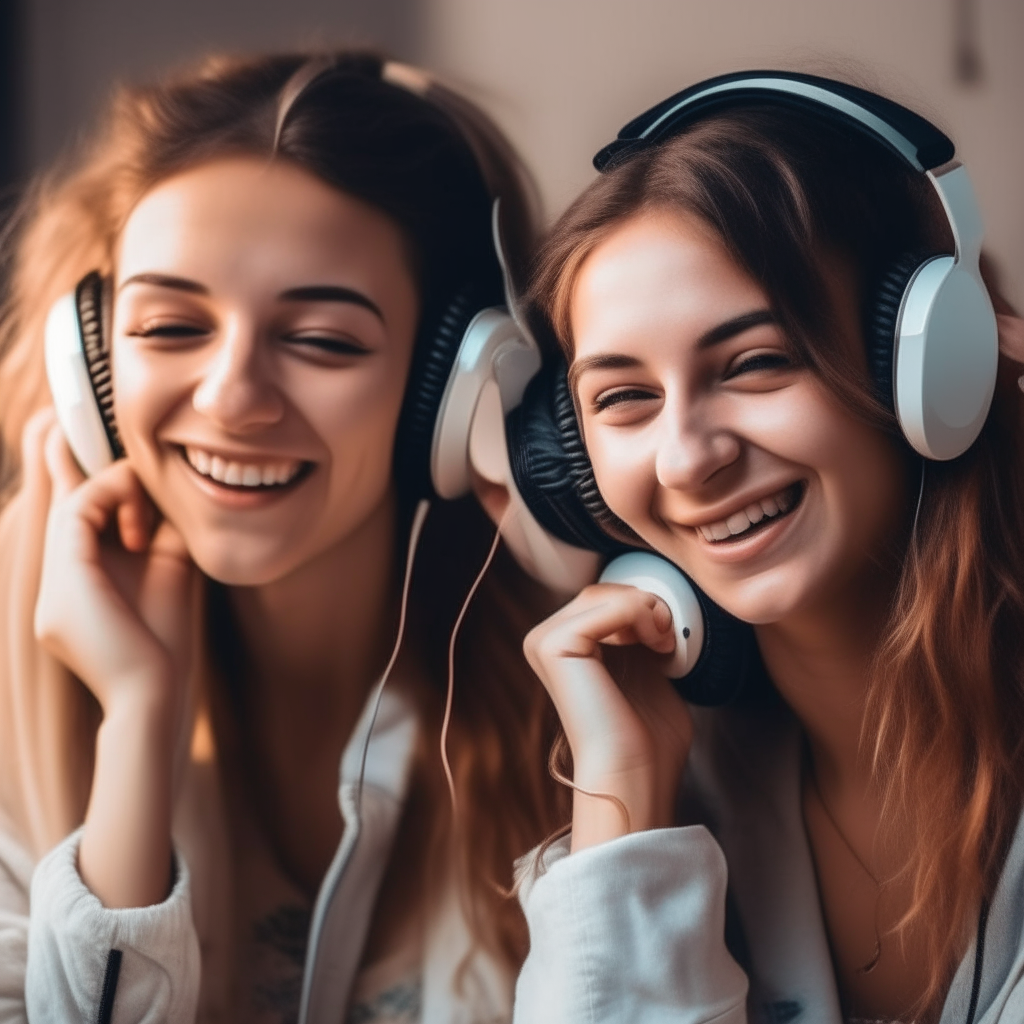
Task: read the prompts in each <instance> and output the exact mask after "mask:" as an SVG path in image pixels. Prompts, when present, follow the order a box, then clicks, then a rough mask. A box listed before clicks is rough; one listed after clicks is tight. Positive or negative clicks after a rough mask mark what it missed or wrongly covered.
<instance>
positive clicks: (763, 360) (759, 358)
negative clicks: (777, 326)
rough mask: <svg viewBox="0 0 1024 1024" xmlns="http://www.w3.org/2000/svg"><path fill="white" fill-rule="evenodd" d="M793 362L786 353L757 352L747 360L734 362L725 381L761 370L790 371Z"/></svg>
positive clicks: (727, 371)
mask: <svg viewBox="0 0 1024 1024" xmlns="http://www.w3.org/2000/svg"><path fill="white" fill-rule="evenodd" d="M792 366H793V360H792V359H790V357H789V356H788V355H786V354H785V353H784V352H756V353H754V354H753V355H750V356H748V357H747V358H745V359H739V360H737V361H736V362H734V363H733V364H732V365H731V366H730V367H729V368H728V369H727V370H726V372H725V380H731V379H732V378H733V377H738V376H739V375H740V374H744V373H756V372H758V371H759V370H788V369H790V368H791V367H792Z"/></svg>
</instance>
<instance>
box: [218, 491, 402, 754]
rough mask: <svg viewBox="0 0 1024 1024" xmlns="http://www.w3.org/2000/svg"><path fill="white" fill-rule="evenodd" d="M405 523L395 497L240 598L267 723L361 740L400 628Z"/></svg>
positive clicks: (254, 701)
mask: <svg viewBox="0 0 1024 1024" xmlns="http://www.w3.org/2000/svg"><path fill="white" fill-rule="evenodd" d="M396 520H397V510H396V501H395V497H394V495H393V494H391V495H389V496H388V498H387V499H386V500H385V502H384V503H383V504H382V505H381V506H379V507H378V508H377V510H375V511H374V513H372V514H371V515H370V516H368V517H367V519H366V520H365V522H364V523H363V524H362V525H361V526H360V527H359V528H358V529H357V530H355V531H354V532H353V533H352V534H350V535H349V536H347V537H345V538H344V539H343V540H342V541H341V542H339V543H338V544H337V545H335V546H334V547H333V548H331V549H329V550H328V551H326V552H324V553H323V554H322V555H320V556H319V557H317V558H316V559H314V560H312V561H311V562H310V563H309V564H307V565H304V566H302V567H301V568H299V569H297V570H296V571H295V572H293V573H291V574H290V575H289V576H287V577H285V578H283V579H280V580H276V581H274V582H273V583H270V584H267V585H265V586H261V587H245V588H242V587H239V588H235V589H234V590H232V592H231V604H232V608H233V610H234V614H235V618H236V621H237V623H238V628H239V631H240V634H241V640H242V643H243V644H244V649H245V651H246V655H247V657H246V662H247V666H248V676H247V679H246V687H247V690H248V693H249V702H250V706H251V708H252V711H253V712H255V714H256V715H257V716H258V717H261V718H264V720H269V721H276V722H277V723H278V726H287V725H288V724H289V723H290V724H293V725H295V726H297V727H299V728H300V729H301V730H303V731H307V730H308V733H307V734H308V735H310V736H315V735H317V734H322V733H323V732H324V730H328V731H329V732H330V733H332V734H337V733H339V732H340V733H341V734H342V735H344V736H347V735H348V733H350V732H351V729H352V727H354V725H355V720H356V719H357V718H358V716H359V713H360V712H361V710H362V707H363V704H364V703H365V701H366V697H367V695H368V693H369V690H370V688H371V687H372V686H373V683H374V681H375V680H376V678H377V677H378V675H379V674H380V672H381V670H382V669H383V667H384V664H385V661H386V659H387V656H388V653H389V652H390V650H391V646H392V644H393V641H394V633H395V630H396V628H397V623H398V595H399V584H398V580H397V578H396V555H397V550H396V548H397V545H396V543H395V531H396Z"/></svg>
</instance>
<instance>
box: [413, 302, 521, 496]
mask: <svg viewBox="0 0 1024 1024" xmlns="http://www.w3.org/2000/svg"><path fill="white" fill-rule="evenodd" d="M540 362H541V360H540V352H539V350H538V349H537V346H536V343H535V342H534V341H533V339H532V338H529V337H524V336H523V334H522V333H521V332H520V330H519V328H518V327H517V326H516V323H515V321H514V320H513V319H512V317H510V316H509V315H508V314H507V313H506V312H505V311H504V310H502V309H484V310H481V311H480V312H479V313H478V314H477V315H476V316H475V317H474V318H473V319H472V321H470V324H469V327H467V328H466V333H465V334H464V335H463V338H462V343H461V344H460V346H459V351H458V355H456V357H455V363H454V364H453V366H452V370H451V374H450V375H449V377H448V383H447V385H446V386H445V389H444V394H443V395H442V396H441V405H440V408H439V409H438V411H437V419H436V421H435V423H434V439H433V443H432V445H431V450H430V475H431V480H432V482H433V485H434V490H435V491H437V493H438V494H439V495H440V496H441V497H442V498H460V497H462V496H463V495H464V494H468V493H469V490H470V483H471V478H470V461H469V441H470V432H471V428H472V426H473V418H474V416H475V414H476V409H477V405H478V403H479V401H480V397H481V395H482V394H483V392H484V385H485V384H487V382H488V381H493V382H494V383H495V384H496V385H497V389H498V393H499V395H500V396H501V407H502V412H503V413H507V412H508V411H509V410H510V409H513V408H515V406H517V405H518V404H519V403H520V402H521V401H522V398H523V391H524V390H525V389H526V385H527V384H528V383H529V381H530V378H531V377H533V375H534V374H535V373H536V372H537V370H539V369H540Z"/></svg>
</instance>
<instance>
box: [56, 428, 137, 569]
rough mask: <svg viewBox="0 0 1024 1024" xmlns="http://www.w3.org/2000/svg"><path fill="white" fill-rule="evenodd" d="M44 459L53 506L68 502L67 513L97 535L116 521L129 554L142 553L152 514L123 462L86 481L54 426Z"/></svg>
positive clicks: (86, 478) (131, 470)
mask: <svg viewBox="0 0 1024 1024" xmlns="http://www.w3.org/2000/svg"><path fill="white" fill-rule="evenodd" d="M44 455H45V462H46V468H47V470H48V471H49V475H50V480H51V481H52V487H53V500H54V502H61V501H65V500H68V501H69V502H70V511H72V512H73V513H74V514H77V515H80V516H82V517H83V518H85V519H86V520H87V521H88V522H89V524H90V525H91V526H92V527H93V529H94V530H95V531H96V532H97V533H100V532H102V531H103V530H104V529H106V527H107V524H108V523H109V522H110V520H111V519H112V518H116V521H117V526H118V530H119V533H120V536H121V542H122V544H123V545H124V546H125V548H127V549H128V550H129V551H143V550H145V549H146V547H147V546H148V544H149V540H150V536H151V534H152V532H153V527H154V523H155V519H156V510H155V508H154V507H153V503H152V501H151V500H150V498H149V496H148V495H147V494H146V492H145V490H144V489H143V487H142V485H141V483H140V482H139V478H138V477H137V476H136V475H135V472H134V470H133V469H132V468H131V467H130V466H129V465H128V463H127V462H126V461H124V460H120V461H118V462H115V463H113V464H112V465H110V466H108V467H107V468H106V469H104V470H102V472H100V473H97V474H96V475H95V476H94V477H91V478H89V477H86V476H85V475H84V474H83V473H82V471H81V469H79V467H78V464H77V463H76V462H75V459H74V456H73V455H72V454H71V449H70V448H69V447H68V444H67V441H66V440H65V438H64V435H63V433H62V431H61V429H60V426H59V425H58V424H57V423H56V422H52V423H51V424H50V426H49V428H48V429H47V431H46V435H45V442H44Z"/></svg>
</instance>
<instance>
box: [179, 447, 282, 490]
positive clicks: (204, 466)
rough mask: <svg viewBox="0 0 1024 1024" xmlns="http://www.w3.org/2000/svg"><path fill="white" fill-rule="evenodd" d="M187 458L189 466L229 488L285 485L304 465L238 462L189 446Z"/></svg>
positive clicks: (186, 452) (186, 451) (186, 453)
mask: <svg viewBox="0 0 1024 1024" xmlns="http://www.w3.org/2000/svg"><path fill="white" fill-rule="evenodd" d="M185 457H186V458H187V459H188V462H189V465H191V466H192V468H193V469H194V470H195V471H196V472H197V473H200V474H202V475H203V476H208V477H210V478H211V479H212V480H216V481H217V482H218V483H222V484H227V485H228V486H230V487H261V486H263V487H271V486H274V485H276V484H286V483H288V482H289V481H290V480H292V479H293V478H294V477H295V475H296V474H297V473H298V472H299V470H300V469H301V468H302V463H301V462H299V461H297V460H295V459H291V460H289V461H287V462H263V463H254V462H235V461H233V460H232V461H229V460H227V459H224V458H222V457H221V456H219V455H213V454H212V453H211V452H207V451H204V450H203V449H202V448H192V447H187V448H186V449H185Z"/></svg>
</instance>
